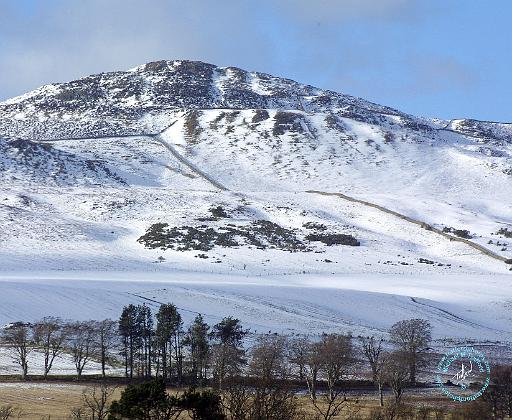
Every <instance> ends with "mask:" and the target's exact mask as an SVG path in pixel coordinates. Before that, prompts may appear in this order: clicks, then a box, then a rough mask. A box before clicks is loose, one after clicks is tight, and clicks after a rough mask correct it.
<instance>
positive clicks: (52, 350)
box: [34, 317, 67, 379]
mask: <svg viewBox="0 0 512 420" xmlns="http://www.w3.org/2000/svg"><path fill="white" fill-rule="evenodd" d="M66 333H67V330H66V328H64V324H63V322H62V320H61V319H59V318H54V317H46V318H43V319H42V320H41V321H39V322H36V323H35V324H34V341H35V343H36V344H37V346H38V348H40V349H41V350H42V352H43V355H44V378H45V379H46V378H47V377H48V374H49V373H50V370H51V369H52V366H53V362H54V360H55V358H56V357H57V356H59V355H60V354H61V353H62V352H63V351H64V344H65V340H66Z"/></svg>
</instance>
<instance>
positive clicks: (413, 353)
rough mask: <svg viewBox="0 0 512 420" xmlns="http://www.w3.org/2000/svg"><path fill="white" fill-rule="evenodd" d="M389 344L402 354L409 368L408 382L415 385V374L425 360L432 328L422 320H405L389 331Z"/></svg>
mask: <svg viewBox="0 0 512 420" xmlns="http://www.w3.org/2000/svg"><path fill="white" fill-rule="evenodd" d="M389 334H390V336H391V342H392V343H394V344H395V345H396V346H397V347H398V348H399V349H400V351H401V352H402V358H403V361H404V362H405V363H406V364H407V366H408V368H409V381H410V382H411V383H412V384H415V383H416V372H417V369H418V367H419V366H421V365H422V364H423V363H424V362H425V359H426V355H427V350H428V346H429V344H430V341H431V340H432V327H431V325H430V323H429V322H428V321H426V320H424V319H407V320H403V321H399V322H397V323H396V324H394V325H393V326H392V327H391V329H390V330H389Z"/></svg>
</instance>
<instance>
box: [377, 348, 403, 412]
mask: <svg viewBox="0 0 512 420" xmlns="http://www.w3.org/2000/svg"><path fill="white" fill-rule="evenodd" d="M383 376H384V378H385V380H386V382H387V383H388V384H389V386H390V388H391V390H392V391H393V395H394V397H395V405H399V404H400V402H401V400H402V397H403V392H404V388H405V386H406V385H407V379H408V377H409V370H408V367H407V364H406V363H404V361H403V353H402V352H401V351H395V352H392V353H389V354H387V355H386V356H385V359H384V364H383Z"/></svg>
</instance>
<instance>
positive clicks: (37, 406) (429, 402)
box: [0, 382, 457, 420]
mask: <svg viewBox="0 0 512 420" xmlns="http://www.w3.org/2000/svg"><path fill="white" fill-rule="evenodd" d="M91 386H92V384H73V383H20V382H8V383H0V407H1V406H6V405H12V406H13V407H15V408H17V409H19V410H20V411H19V415H20V417H19V418H21V419H25V420H41V419H48V420H65V419H69V418H70V413H71V410H72V409H73V408H76V407H79V406H81V404H82V395H83V393H84V391H85V392H87V390H90V389H91ZM123 389H124V386H119V387H117V389H116V390H115V391H114V392H113V394H112V397H111V400H115V399H118V398H119V397H120V395H121V391H122V390H123ZM168 392H169V393H176V392H180V391H178V390H176V389H169V390H168ZM299 398H300V401H299V404H300V406H301V407H302V408H303V409H304V410H305V411H306V413H308V414H310V415H311V416H313V414H314V411H313V410H312V408H311V407H309V399H308V398H307V397H306V396H300V397H299ZM348 398H349V402H348V403H347V404H346V409H345V410H344V411H343V414H342V416H340V417H339V418H347V417H348V415H349V414H350V413H351V414H353V415H356V414H357V415H359V416H361V418H363V419H364V418H365V417H367V416H368V415H369V414H370V412H371V411H372V409H374V408H376V407H378V400H377V398H376V397H375V396H373V395H372V394H371V393H370V392H361V393H359V394H356V393H350V395H349V396H348ZM356 401H357V402H356ZM406 402H407V405H409V406H411V407H414V408H419V407H429V408H434V407H437V408H440V407H441V408H444V409H446V410H451V409H454V408H457V404H456V403H453V402H451V401H450V400H448V399H446V398H444V397H442V396H440V395H439V394H438V393H437V391H436V390H424V391H415V392H414V393H412V394H411V395H410V396H409V398H408V399H407V401H406ZM13 418H16V416H14V417H13ZM311 418H312V417H311ZM182 419H183V420H188V419H189V417H188V416H183V417H182Z"/></svg>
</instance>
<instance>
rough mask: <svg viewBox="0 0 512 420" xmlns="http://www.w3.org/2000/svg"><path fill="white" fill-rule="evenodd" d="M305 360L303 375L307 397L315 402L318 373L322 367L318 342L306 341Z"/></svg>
mask: <svg viewBox="0 0 512 420" xmlns="http://www.w3.org/2000/svg"><path fill="white" fill-rule="evenodd" d="M305 349H306V358H305V363H304V374H305V377H306V384H307V386H308V392H309V397H310V398H311V401H316V397H317V385H318V373H319V371H320V368H321V366H322V354H321V345H320V343H318V342H311V341H309V340H308V342H307V344H306V346H305Z"/></svg>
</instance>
